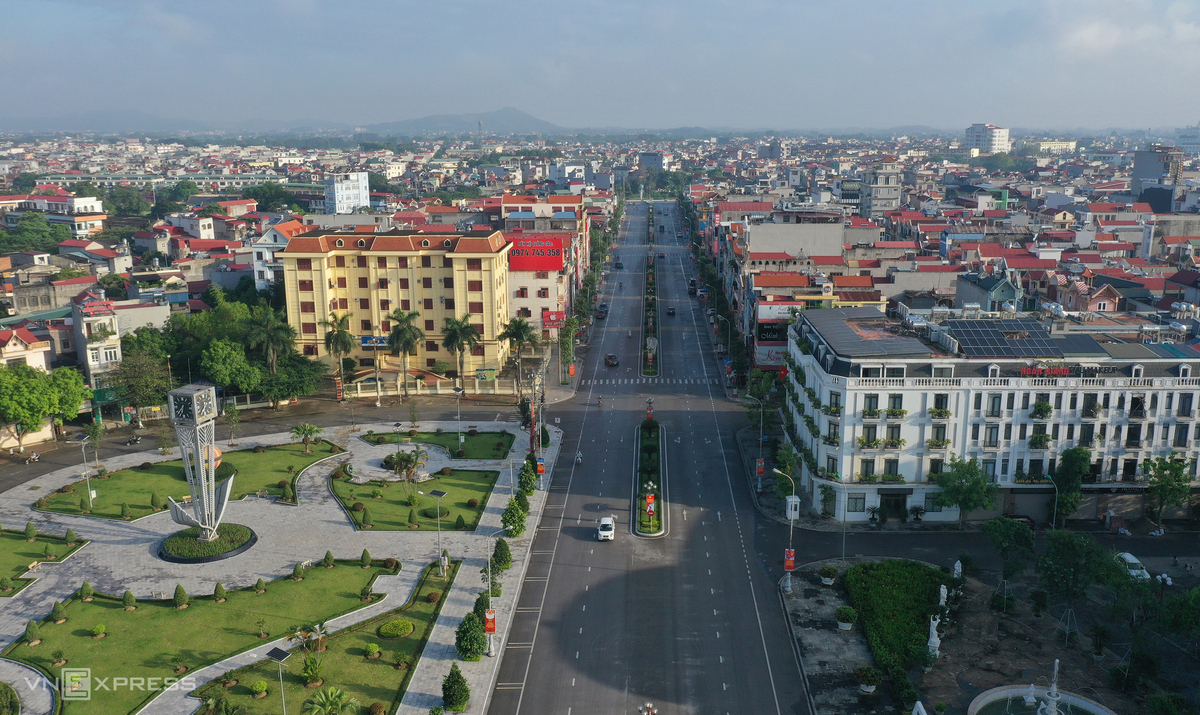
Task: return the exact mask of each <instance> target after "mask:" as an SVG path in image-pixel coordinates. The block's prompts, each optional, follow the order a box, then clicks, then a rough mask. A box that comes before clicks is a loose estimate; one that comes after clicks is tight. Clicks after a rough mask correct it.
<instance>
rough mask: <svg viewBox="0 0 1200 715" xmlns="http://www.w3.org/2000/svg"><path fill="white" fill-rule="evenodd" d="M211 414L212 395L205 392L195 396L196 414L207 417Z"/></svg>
mask: <svg viewBox="0 0 1200 715" xmlns="http://www.w3.org/2000/svg"><path fill="white" fill-rule="evenodd" d="M212 413H213V399H212V393H210V392H208V391H207V390H206V391H204V392H201V393H199V394H197V395H196V414H197V415H199V416H200V417H207V416H208V415H211V414H212Z"/></svg>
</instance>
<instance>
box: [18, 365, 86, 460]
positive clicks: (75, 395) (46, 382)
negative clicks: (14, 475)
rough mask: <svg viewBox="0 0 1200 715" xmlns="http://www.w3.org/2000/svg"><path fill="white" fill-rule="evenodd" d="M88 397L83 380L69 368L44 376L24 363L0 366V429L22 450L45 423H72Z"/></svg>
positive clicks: (59, 369) (43, 373)
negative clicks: (51, 421) (30, 436)
mask: <svg viewBox="0 0 1200 715" xmlns="http://www.w3.org/2000/svg"><path fill="white" fill-rule="evenodd" d="M91 397H92V391H91V390H90V389H89V388H88V387H87V385H85V384H84V382H83V377H82V376H81V375H80V374H79V372H77V371H75V370H72V369H71V368H66V367H60V368H58V369H57V370H55V371H53V372H49V373H47V372H42V371H41V370H38V369H37V368H34V367H30V366H29V365H26V364H24V363H13V364H10V365H3V366H0V425H3V426H4V429H5V430H7V431H9V432H10V434H12V435H13V436H14V437H16V439H17V444H18V445H19V446H20V447H21V448H22V449H24V444H25V442H24V440H25V435H27V434H30V433H33V432H37V431H39V430H41V429H42V428H43V427H44V426H45V424H46V420H47V419H51V418H52V419H53V420H54V421H55V423H56V424H62V421H63V420H69V419H74V417H75V416H76V415H77V414H79V408H80V407H81V406H82V405H83V402H84V400H89V399H91Z"/></svg>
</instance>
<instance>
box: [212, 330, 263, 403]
mask: <svg viewBox="0 0 1200 715" xmlns="http://www.w3.org/2000/svg"><path fill="white" fill-rule="evenodd" d="M200 369H201V370H203V371H204V373H205V374H206V375H207V376H208V379H210V380H212V381H213V382H214V383H216V384H217V385H219V386H221V387H236V388H237V389H238V390H241V391H242V392H250V391H251V390H253V389H255V388H256V387H258V385H259V383H261V382H262V373H261V372H259V368H257V367H255V366H254V365H251V364H250V362H249V361H248V360H247V359H246V353H245V350H244V349H243V348H242V345H241V343H236V342H233V341H231V340H214V341H212V342H211V343H209V345H208V348H207V349H206V350H205V351H204V352H203V353H202V354H201V356H200Z"/></svg>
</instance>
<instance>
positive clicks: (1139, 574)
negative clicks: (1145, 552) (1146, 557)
mask: <svg viewBox="0 0 1200 715" xmlns="http://www.w3.org/2000/svg"><path fill="white" fill-rule="evenodd" d="M1117 561H1118V562H1119V563H1120V564H1121V565H1122V566H1124V567H1125V568H1126V569H1127V570H1128V572H1129V578H1131V579H1133V580H1134V581H1149V580H1150V572H1149V571H1147V570H1146V567H1145V566H1142V562H1141V561H1138V559H1137V557H1136V556H1134V555H1133V554H1131V553H1129V552H1128V551H1122V552H1121V553H1119V554H1117Z"/></svg>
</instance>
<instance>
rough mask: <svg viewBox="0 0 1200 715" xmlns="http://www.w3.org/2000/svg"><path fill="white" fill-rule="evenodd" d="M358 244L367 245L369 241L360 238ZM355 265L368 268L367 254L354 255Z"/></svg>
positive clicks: (360, 245)
mask: <svg viewBox="0 0 1200 715" xmlns="http://www.w3.org/2000/svg"><path fill="white" fill-rule="evenodd" d="M358 245H359V247H362V246H366V245H367V242H366V241H364V240H362V239H361V238H360V239H358ZM354 265H356V266H358V267H359V268H366V267H367V257H366V256H355V257H354Z"/></svg>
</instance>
